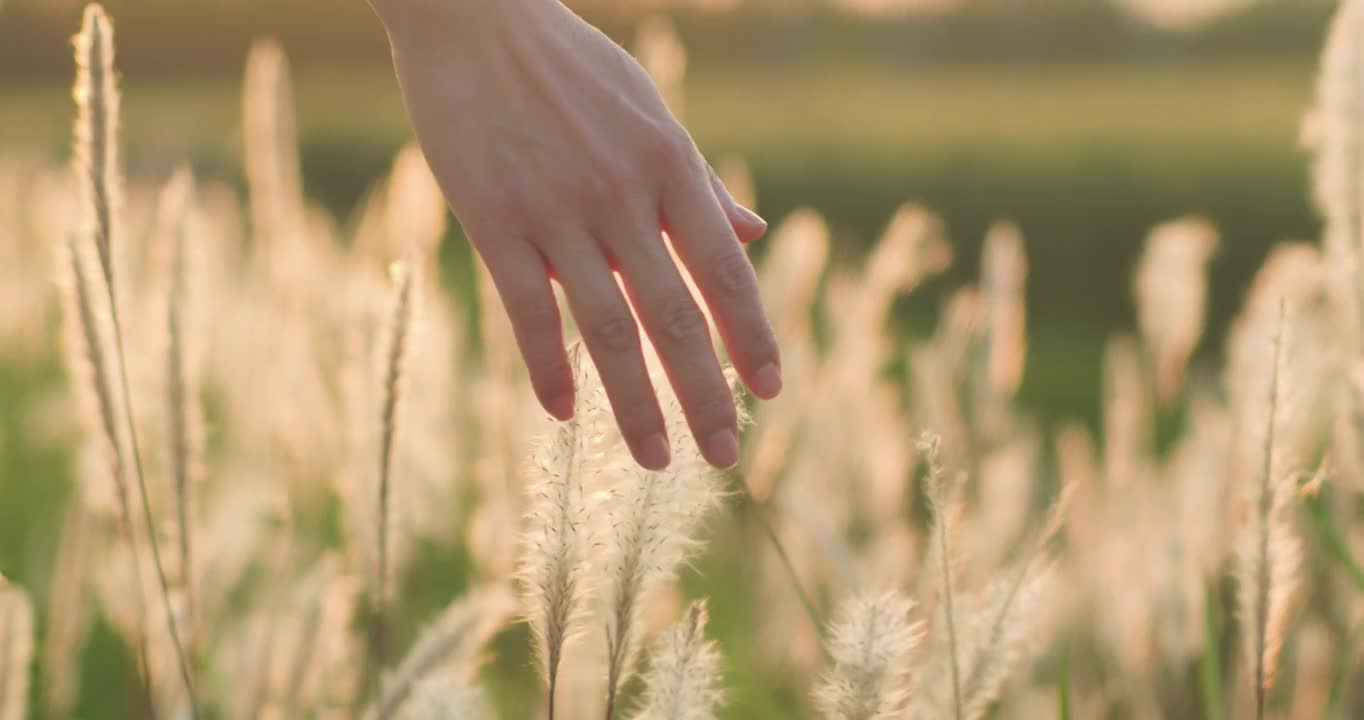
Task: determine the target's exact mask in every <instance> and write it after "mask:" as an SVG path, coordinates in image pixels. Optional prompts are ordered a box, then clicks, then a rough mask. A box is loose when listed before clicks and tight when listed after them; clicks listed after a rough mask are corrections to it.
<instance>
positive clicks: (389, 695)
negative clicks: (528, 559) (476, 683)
mask: <svg viewBox="0 0 1364 720" xmlns="http://www.w3.org/2000/svg"><path fill="white" fill-rule="evenodd" d="M515 606H516V603H515V599H514V598H513V596H512V594H511V593H510V592H509V591H508V590H507V588H506V587H505V586H504V585H500V584H494V585H488V586H484V587H482V588H477V589H474V590H472V591H470V592H468V593H466V594H465V595H464V596H463V597H462V598H460V599H459V600H457V601H455V602H454V603H452V604H451V605H450V606H449V607H447V608H446V609H445V611H444V612H442V613H441V615H440V617H439V618H437V619H436V620H435V621H434V622H433V623H432V624H431V625H430V626H428V627H427V628H426V629H425V630H423V631H422V633H421V634H420V635H419V638H418V640H417V642H416V644H414V645H413V646H412V649H411V650H409V651H408V653H407V656H406V657H404V658H403V660H402V662H401V663H399V664H398V667H397V669H396V670H394V671H393V673H392V674H391V675H390V676H389V677H388V679H387V681H386V682H385V683H384V692H383V694H382V695H381V696H380V697H379V698H377V699H376V700H375V702H374V703H373V704H372V705H371V706H370V707H369V708H368V709H367V710H366V711H365V713H364V718H365V720H392V719H393V718H396V717H400V716H401V711H402V710H403V707H404V704H405V703H407V702H408V700H409V699H410V698H411V697H412V695H413V693H414V692H415V691H416V690H417V688H418V687H419V686H420V685H421V684H422V683H423V682H424V681H427V680H431V679H435V678H436V677H437V676H445V677H454V678H460V679H465V680H468V679H471V678H472V676H473V671H474V669H475V663H476V661H477V655H478V651H479V649H480V648H482V647H483V644H484V643H486V642H487V641H488V639H489V638H491V637H492V636H493V634H494V633H496V632H497V631H498V630H499V629H501V628H502V626H503V623H504V622H505V621H506V619H507V618H508V617H509V616H511V614H512V612H513V611H514V609H515Z"/></svg>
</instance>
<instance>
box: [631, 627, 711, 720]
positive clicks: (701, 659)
mask: <svg viewBox="0 0 1364 720" xmlns="http://www.w3.org/2000/svg"><path fill="white" fill-rule="evenodd" d="M707 619H708V613H707V611H706V603H705V601H697V602H695V603H692V604H691V606H689V607H688V608H687V611H686V612H685V613H684V614H683V616H682V619H681V620H680V621H678V622H677V624H675V625H673V626H672V627H670V628H668V629H667V630H665V631H664V633H663V636H662V637H661V638H660V639H659V640H658V642H657V644H656V645H655V646H654V650H653V653H652V654H651V655H650V657H649V671H648V673H647V674H646V675H645V677H644V685H645V689H644V699H643V703H642V706H641V707H640V709H639V711H638V712H637V713H636V714H635V715H634V718H635V720H714V718H715V716H716V712H717V711H718V709H719V707H720V705H721V704H722V702H723V700H724V692H723V689H722V680H723V679H722V677H721V671H722V666H723V664H724V658H722V657H721V656H720V651H719V649H718V648H716V646H715V643H713V642H711V641H709V640H707V639H706V634H705V631H706V621H707Z"/></svg>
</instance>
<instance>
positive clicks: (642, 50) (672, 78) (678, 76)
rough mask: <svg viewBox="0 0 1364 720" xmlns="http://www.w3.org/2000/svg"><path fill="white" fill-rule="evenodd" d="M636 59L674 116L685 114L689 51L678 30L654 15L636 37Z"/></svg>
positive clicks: (641, 27) (642, 25)
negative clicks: (685, 81) (684, 85)
mask: <svg viewBox="0 0 1364 720" xmlns="http://www.w3.org/2000/svg"><path fill="white" fill-rule="evenodd" d="M635 57H636V58H638V59H639V64H640V65H641V66H642V67H643V68H644V69H645V71H647V72H648V73H649V75H650V77H652V78H653V79H654V84H655V85H657V86H658V90H659V92H660V93H662V95H663V99H664V101H665V102H667V103H668V109H669V110H672V112H673V115H676V116H677V117H679V118H680V117H682V116H683V115H684V114H685V113H684V111H685V107H684V102H685V96H684V95H683V92H684V87H683V80H685V79H686V75H687V48H686V46H685V45H683V44H682V38H681V37H679V36H678V34H677V27H676V26H674V25H673V23H672V21H671V20H669V19H668V18H667V17H666V16H663V15H651V16H649V17H646V18H645V19H644V20H643V21H642V22H640V24H639V31H638V33H637V34H636V35H635Z"/></svg>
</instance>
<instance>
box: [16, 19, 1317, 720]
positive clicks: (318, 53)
mask: <svg viewBox="0 0 1364 720" xmlns="http://www.w3.org/2000/svg"><path fill="white" fill-rule="evenodd" d="M568 4H569V5H570V6H573V7H574V8H575V9H578V10H580V11H581V12H582V13H583V14H584V15H585V16H586V17H588V18H589V19H590V20H592V21H593V22H595V23H597V24H598V25H599V26H600V27H602V28H603V29H604V30H605V31H606V32H607V33H608V34H610V35H611V36H612V37H614V38H616V39H617V40H619V41H620V42H622V44H625V45H626V46H631V45H632V44H633V40H634V37H635V35H636V32H637V30H638V28H639V26H640V23H641V22H642V21H643V20H644V19H645V18H648V17H651V16H655V15H658V14H660V13H662V14H666V15H667V17H669V18H670V19H671V21H672V22H673V23H674V24H675V27H676V28H677V32H678V34H679V36H680V37H681V39H682V41H683V43H684V44H685V46H686V48H687V57H688V62H687V69H686V77H685V81H684V92H685V97H684V103H685V104H684V107H685V120H686V124H687V126H688V127H689V129H690V130H691V131H692V132H693V134H694V136H695V137H696V139H697V142H698V144H699V145H700V147H701V148H702V150H703V151H704V152H705V153H706V154H707V156H708V157H710V158H711V159H712V161H715V162H717V163H718V162H720V161H723V160H724V159H726V158H734V157H738V158H742V159H744V160H745V161H747V163H748V165H749V167H750V168H751V171H752V176H753V180H754V188H755V191H756V198H757V206H758V208H757V209H758V210H759V211H760V212H761V213H762V214H764V215H765V216H767V217H769V218H771V219H773V220H780V219H781V218H784V217H787V216H788V215H789V214H790V213H792V212H793V211H794V210H796V209H799V208H806V207H808V208H813V209H815V210H817V211H818V212H819V213H821V214H822V215H823V216H824V218H825V219H826V220H827V221H828V222H829V224H830V227H831V229H832V234H833V244H832V247H831V249H832V262H833V263H834V264H840V263H845V264H851V263H853V262H855V261H858V260H860V259H861V258H863V257H864V256H865V251H866V250H867V249H868V248H869V247H871V245H872V244H873V243H874V242H875V240H876V239H877V237H878V236H879V235H880V234H881V232H882V231H883V230H884V228H885V226H886V224H887V223H888V222H889V220H890V218H891V217H892V215H893V214H894V211H895V209H896V208H897V207H899V206H900V205H901V204H902V203H903V202H905V201H915V202H918V203H920V204H922V205H924V206H926V207H928V208H931V209H932V210H933V211H935V212H937V213H939V214H940V215H941V217H942V218H943V220H944V221H945V224H946V229H947V233H948V235H949V236H950V238H951V240H952V243H953V246H954V255H955V260H954V262H953V266H952V268H951V269H950V270H949V271H948V272H946V273H943V274H942V275H941V276H940V277H937V278H934V279H933V280H932V281H931V282H929V283H927V284H926V286H925V287H923V288H921V289H920V290H918V291H917V292H916V293H915V294H914V295H913V296H911V297H907V298H904V299H902V300H898V301H897V303H898V305H897V309H896V318H897V320H898V321H899V322H898V323H897V327H896V332H899V333H901V334H903V335H904V336H910V335H913V334H915V333H920V332H923V331H925V330H926V329H927V328H929V327H930V326H931V325H932V323H933V321H934V318H936V317H937V316H938V312H939V309H940V307H941V305H942V303H943V302H944V301H945V299H946V295H947V291H948V289H949V288H954V287H958V286H961V285H962V284H964V283H969V282H971V281H972V279H973V278H975V277H976V275H977V273H978V269H979V266H980V262H979V260H980V258H979V254H980V248H981V245H982V241H983V239H984V236H985V234H986V229H987V228H988V227H989V226H990V225H991V224H992V223H994V222H995V221H998V220H1011V221H1014V222H1016V223H1017V224H1018V226H1019V227H1020V229H1021V230H1022V232H1023V234H1024V237H1025V239H1026V248H1027V253H1028V266H1029V268H1030V274H1029V278H1028V283H1027V294H1028V297H1027V308H1028V329H1029V330H1028V332H1029V344H1028V353H1029V357H1028V362H1027V363H1026V374H1025V375H1024V378H1023V384H1022V388H1021V390H1020V392H1019V395H1018V401H1019V403H1020V404H1021V405H1022V407H1023V409H1025V410H1026V411H1027V412H1029V413H1030V414H1032V415H1034V416H1036V417H1038V418H1039V419H1040V420H1041V421H1042V423H1041V425H1042V426H1044V427H1049V426H1051V424H1052V422H1053V421H1059V420H1062V419H1078V420H1080V421H1082V422H1085V423H1089V424H1091V425H1096V424H1097V423H1098V420H1099V416H1100V391H1101V389H1102V387H1103V382H1102V378H1101V362H1102V357H1103V352H1104V344H1105V340H1106V338H1108V337H1109V336H1110V335H1111V334H1112V333H1113V332H1114V331H1118V330H1123V329H1130V328H1133V327H1135V312H1134V309H1133V302H1132V289H1131V287H1132V283H1131V273H1132V268H1133V266H1134V263H1135V260H1136V259H1137V257H1138V255H1139V254H1140V251H1141V248H1142V243H1143V240H1144V238H1145V237H1146V235H1147V234H1148V232H1149V231H1150V229H1151V228H1152V227H1153V226H1155V225H1157V224H1159V223H1161V222H1164V221H1167V220H1171V219H1174V218H1177V217H1181V216H1185V215H1188V214H1190V213H1194V214H1199V215H1202V216H1205V217H1207V218H1208V219H1209V220H1211V221H1212V222H1213V223H1214V224H1215V225H1216V226H1217V227H1218V228H1219V230H1220V232H1221V242H1220V244H1219V246H1218V250H1217V254H1216V256H1215V257H1214V259H1213V261H1212V263H1211V265H1210V269H1211V270H1210V295H1209V302H1208V313H1209V314H1208V328H1209V332H1208V333H1206V335H1205V336H1204V338H1203V340H1202V343H1203V349H1202V350H1201V351H1200V353H1199V357H1200V358H1201V362H1207V363H1212V362H1214V361H1216V360H1217V358H1216V357H1215V356H1216V355H1217V354H1218V352H1219V350H1220V348H1222V346H1223V338H1224V335H1225V331H1226V328H1227V325H1228V323H1229V321H1230V319H1231V317H1232V315H1233V313H1234V312H1235V311H1236V310H1237V308H1239V307H1240V305H1241V301H1242V299H1243V295H1244V293H1245V290H1246V288H1247V284H1248V282H1249V280H1250V278H1251V276H1252V274H1253V273H1254V271H1255V269H1256V268H1258V267H1259V266H1260V264H1261V262H1262V261H1263V259H1264V257H1265V255H1266V253H1267V252H1268V250H1269V249H1270V248H1271V246H1273V245H1274V244H1276V243H1278V242H1281V241H1284V240H1290V239H1303V240H1309V239H1312V238H1315V237H1317V235H1318V234H1319V223H1318V220H1317V217H1316V213H1315V211H1314V209H1313V205H1312V200H1311V197H1310V186H1311V184H1310V182H1309V172H1310V157H1309V155H1308V153H1307V152H1306V151H1305V150H1304V149H1303V143H1302V140H1301V136H1302V132H1303V131H1302V127H1303V119H1304V118H1303V115H1304V111H1305V109H1306V108H1308V107H1309V106H1310V105H1311V104H1312V97H1313V94H1314V82H1315V81H1314V77H1315V74H1316V69H1317V58H1318V53H1319V50H1320V46H1321V42H1322V39H1323V35H1324V33H1325V28H1326V24H1327V22H1328V20H1329V18H1330V14H1331V12H1332V11H1333V9H1334V7H1335V3H1333V2H1328V1H1326V0H1264V1H1261V2H1254V1H1252V0H1113V1H1112V2H1105V1H1103V0H692V1H690V2H683V1H681V0H678V1H676V2H666V1H664V0H653V1H644V0H595V1H593V2H586V1H583V2H569V3H568ZM106 7H107V9H108V10H109V13H110V14H111V15H112V16H113V17H114V18H115V19H116V22H117V28H118V58H117V63H118V66H119V68H120V71H121V73H122V76H123V90H124V98H123V133H122V134H123V139H124V148H125V150H124V158H125V163H126V167H127V171H128V174H129V175H130V177H131V178H132V181H133V182H134V183H136V182H139V181H148V182H153V183H159V182H161V181H162V180H163V179H164V178H165V177H166V176H168V175H169V174H170V172H171V171H172V170H173V169H174V168H175V167H176V166H177V165H178V164H180V163H181V162H182V161H184V160H185V159H189V161H190V162H191V164H192V166H193V168H194V170H195V173H196V175H198V176H199V177H200V178H202V179H204V180H205V181H212V180H223V181H227V182H229V183H232V184H235V185H237V186H238V187H239V188H244V187H245V181H244V179H243V168H242V123H241V104H240V103H241V100H240V98H241V78H242V71H243V66H244V63H245V59H246V56H247V52H248V50H249V48H250V47H251V45H252V43H253V41H255V40H256V39H258V38H260V37H265V36H269V37H274V38H277V39H278V40H279V41H280V43H281V45H282V46H283V48H284V49H285V51H286V52H287V53H288V55H289V59H290V63H291V66H292V72H293V86H294V92H295V96H296V99H297V119H298V130H299V138H300V155H301V160H302V167H303V173H304V177H303V181H304V186H305V192H306V194H307V195H308V196H309V198H310V199H312V200H314V201H317V202H319V203H320V204H322V205H324V206H325V207H326V208H328V209H329V210H330V211H331V212H333V213H334V214H335V215H336V216H337V217H339V218H341V219H342V220H343V221H344V220H345V219H346V218H351V217H354V216H355V213H356V212H358V207H359V204H360V203H361V201H362V200H363V199H364V198H365V196H366V193H367V192H368V191H370V189H371V188H372V187H373V186H374V185H375V183H376V182H377V181H379V180H380V179H381V178H382V177H383V176H385V175H386V174H387V173H388V172H389V170H390V168H391V166H392V162H393V157H394V155H395V153H396V152H397V151H398V150H399V149H400V148H401V147H403V146H404V145H405V144H407V143H408V142H410V140H411V135H410V132H409V130H408V126H407V121H406V118H405V116H404V113H403V109H402V105H401V102H400V99H399V97H398V91H397V87H396V85H395V82H394V80H393V78H392V75H391V70H390V67H389V64H388V58H387V45H386V42H385V39H384V36H383V32H382V29H381V28H380V26H379V24H378V23H377V21H376V20H375V18H374V17H373V15H372V12H371V11H370V9H369V7H368V6H367V5H366V3H364V2H363V0H231V1H229V0H203V1H189V0H109V2H107V3H106ZM80 12H81V4H80V3H78V2H67V1H66V0H7V1H4V2H0V155H10V156H13V155H19V156H28V157H32V158H35V159H38V160H40V161H53V162H61V161H63V160H64V159H65V158H67V157H68V156H69V153H70V149H69V148H70V137H71V123H72V119H73V117H74V110H73V103H72V100H71V98H70V83H71V78H72V77H73V75H74V67H73V64H72V60H71V51H70V48H71V43H70V37H71V35H72V33H73V32H74V30H75V29H76V28H77V27H78V26H79V18H80ZM452 232H455V233H457V230H455V231H452ZM442 249H443V252H444V253H445V254H446V257H445V258H444V261H445V263H446V272H447V277H448V278H451V279H452V282H453V283H454V285H456V286H457V287H464V288H465V289H466V291H467V292H470V293H471V292H472V291H471V290H467V288H469V287H471V286H472V283H469V282H462V280H468V279H469V278H471V277H472V272H471V270H470V263H471V261H472V258H471V256H470V255H469V253H468V251H467V248H466V247H465V246H464V245H463V244H461V243H459V242H447V243H445V244H444V245H443V246H442ZM754 252H755V253H756V254H758V255H761V254H762V253H763V252H764V250H763V248H762V246H761V243H760V244H759V245H758V246H756V247H755V248H754ZM456 292H457V293H458V292H461V291H459V290H457V291H456ZM16 357H18V358H22V357H23V355H22V353H7V352H4V351H0V487H2V486H4V485H7V484H9V480H10V479H12V478H20V477H24V478H27V479H28V480H27V482H26V483H25V484H24V487H26V488H28V489H29V490H26V493H27V494H24V495H22V496H16V495H11V494H5V493H0V520H3V522H0V570H7V569H8V572H9V574H11V575H15V574H16V573H15V572H14V570H15V569H18V570H19V572H18V573H17V574H18V575H20V576H22V574H23V571H24V569H25V568H32V567H33V566H34V563H35V562H36V560H35V559H36V558H41V557H45V556H46V555H47V554H48V553H50V552H51V549H52V545H53V544H54V543H55V535H56V531H55V528H53V529H50V530H49V531H46V532H44V531H43V530H42V526H43V525H44V523H48V522H50V521H51V520H53V519H54V518H57V517H59V515H60V513H59V512H58V507H59V505H60V502H61V499H60V498H61V495H60V494H59V493H57V492H56V491H53V492H52V493H45V492H39V491H38V490H35V489H34V488H37V487H38V485H39V484H38V483H36V482H34V481H33V480H32V478H34V477H35V476H41V475H46V474H49V473H51V474H52V475H53V476H54V477H56V476H59V475H61V474H62V473H63V472H64V470H63V469H62V468H63V467H64V464H65V462H66V460H67V459H66V458H64V457H62V456H61V455H60V454H59V453H58V452H57V451H55V450H52V449H43V448H36V447H31V446H28V445H26V444H25V441H24V433H23V431H22V429H21V428H20V427H19V424H20V423H21V422H22V416H21V414H20V413H18V412H6V411H5V410H6V409H16V408H19V407H21V406H22V405H23V404H24V403H25V402H26V398H29V397H31V396H36V394H37V393H38V392H39V390H38V389H39V388H43V387H52V386H54V385H58V384H60V383H61V382H62V380H61V373H60V371H59V369H58V368H55V367H52V368H37V369H35V368H32V367H18V368H10V367H7V366H6V363H8V362H10V361H11V359H12V358H16ZM1195 364H1196V365H1197V362H1196V363H1195ZM1167 425H1170V427H1168V428H1166V429H1167V430H1168V433H1167V434H1170V435H1172V434H1173V433H1174V432H1175V430H1174V428H1173V425H1172V424H1170V423H1167ZM1162 427H1166V426H1165V425H1162ZM10 487H15V485H10ZM6 498H8V501H9V503H10V507H9V508H5V507H3V505H4V503H5V499H6ZM419 562H426V563H427V565H426V566H425V567H426V568H427V569H429V570H430V572H429V573H428V574H427V575H426V577H430V578H433V580H432V581H431V582H430V583H429V584H428V585H425V586H423V587H422V588H417V589H416V590H417V591H418V595H419V597H420V598H426V599H429V604H430V605H431V607H432V608H434V607H439V606H440V604H441V603H442V599H443V598H448V597H449V596H450V595H451V594H452V593H455V592H458V591H459V590H460V589H461V587H462V585H461V583H463V582H464V580H462V579H461V578H463V577H464V576H465V575H467V573H464V572H463V571H462V570H460V569H458V568H455V569H451V568H450V566H449V562H450V559H449V558H448V557H445V556H432V557H429V558H425V559H424V560H422V561H419ZM701 564H702V566H703V567H704V568H706V571H707V574H709V575H710V576H711V577H712V578H715V577H718V578H720V579H719V580H715V579H712V580H711V581H709V582H707V583H706V585H705V587H706V588H707V589H708V591H710V592H715V589H716V588H717V587H719V588H723V587H724V581H723V579H724V578H725V577H727V576H728V575H733V574H735V573H736V572H737V571H738V569H737V568H736V566H734V564H733V563H728V562H727V560H726V558H725V557H708V558H707V559H704V560H703V561H701ZM419 567H420V566H419ZM413 575H414V577H416V576H422V573H421V572H420V570H414V571H413ZM421 602H426V600H418V604H420V603H421ZM428 609H429V608H428ZM715 611H716V612H715V626H716V632H717V634H720V635H722V636H737V635H741V634H742V633H743V631H744V630H745V629H746V627H747V626H749V625H750V624H751V623H753V622H755V621H756V620H757V618H755V617H754V616H753V615H752V611H753V608H746V609H743V608H740V606H737V605H726V604H725V598H724V597H723V593H721V596H719V597H717V598H716V605H715ZM524 643H525V638H524V637H522V636H517V637H516V638H513V639H512V640H510V641H507V643H506V646H507V647H524ZM120 652H122V649H121V647H120V646H119V644H118V643H117V641H116V640H114V639H113V637H112V631H111V630H109V629H108V628H107V627H104V626H101V627H100V628H98V629H97V631H96V634H95V637H94V638H93V639H92V641H91V644H90V650H89V652H87V653H86V655H85V659H84V662H85V672H84V673H83V674H84V675H85V676H86V677H87V678H95V679H93V680H90V681H88V687H89V688H90V690H88V691H87V693H86V694H85V696H83V700H82V705H81V712H82V715H81V716H82V717H92V718H93V717H116V716H117V715H116V714H114V715H109V714H107V713H110V712H113V713H117V710H116V709H113V710H111V709H110V708H118V707H120V705H121V704H120V702H119V701H118V700H117V699H116V698H117V696H118V695H119V693H120V692H122V691H121V690H120V689H119V684H120V681H119V680H118V679H117V678H103V679H99V678H100V675H101V672H102V671H104V670H107V669H108V668H109V667H114V666H117V664H118V662H119V653H120ZM512 657H514V658H517V660H515V662H520V663H522V665H524V664H525V661H524V657H523V655H516V654H513V655H512ZM123 660H124V661H125V664H126V658H123ZM522 669H524V668H522ZM524 680H525V678H524V673H522V674H521V675H519V676H514V677H513V678H512V679H510V680H508V681H507V688H502V691H503V692H505V693H507V694H514V693H515V692H516V691H515V689H514V688H515V686H516V683H517V682H522V681H524ZM739 684H741V685H742V684H743V682H742V680H740V682H739ZM750 685H756V683H750ZM508 688H510V689H508ZM801 692H802V691H801V689H799V688H795V687H786V688H783V687H776V688H775V689H772V688H768V689H765V690H764V691H762V692H759V693H754V694H753V695H752V696H751V697H742V698H740V700H739V703H740V707H747V708H749V709H750V710H752V711H753V712H757V713H759V715H757V716H761V717H776V716H780V713H781V712H782V710H781V709H783V708H789V707H791V706H792V703H795V702H796V701H794V700H792V698H795V697H798V696H799V694H800V693H801ZM101 694H104V697H103V698H101ZM110 698H115V699H113V700H111V699H110ZM102 713H103V714H102ZM764 713H765V714H764Z"/></svg>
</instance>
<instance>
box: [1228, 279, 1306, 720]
mask: <svg viewBox="0 0 1364 720" xmlns="http://www.w3.org/2000/svg"><path fill="white" fill-rule="evenodd" d="M1287 329H1288V323H1287V317H1286V310H1285V309H1284V306H1283V305H1282V304H1281V305H1280V307H1279V329H1278V332H1277V334H1276V335H1275V338H1274V347H1273V358H1274V360H1273V363H1274V364H1273V367H1272V368H1270V375H1269V391H1268V392H1269V398H1268V405H1267V406H1266V415H1267V417H1265V418H1264V422H1265V430H1264V437H1263V439H1262V440H1261V448H1260V449H1261V451H1262V453H1263V455H1262V462H1261V465H1260V467H1259V469H1258V471H1257V472H1255V473H1254V475H1253V479H1254V482H1255V484H1254V485H1253V486H1252V495H1251V499H1252V504H1251V508H1250V513H1249V517H1248V518H1247V522H1246V524H1245V526H1244V527H1243V529H1242V535H1241V538H1240V540H1239V542H1238V548H1237V549H1238V553H1237V556H1238V560H1239V562H1238V564H1237V580H1238V582H1237V600H1238V605H1239V616H1240V617H1239V619H1240V622H1241V634H1242V638H1243V640H1244V643H1245V649H1246V653H1247V660H1248V662H1249V663H1250V665H1249V667H1250V668H1251V671H1252V679H1253V682H1254V685H1253V690H1254V693H1255V712H1256V717H1257V718H1263V717H1264V715H1265V693H1266V692H1267V691H1268V690H1269V688H1270V687H1271V686H1272V685H1273V683H1274V674H1275V671H1276V670H1277V668H1278V661H1279V649H1280V648H1281V646H1282V645H1283V638H1284V632H1285V630H1286V629H1287V626H1288V616H1289V611H1290V609H1291V605H1292V602H1293V596H1294V594H1295V593H1296V591H1297V585H1298V578H1297V570H1298V561H1299V555H1300V548H1299V544H1298V540H1297V538H1295V537H1294V536H1293V533H1292V530H1291V529H1290V527H1289V518H1288V513H1289V510H1290V509H1291V500H1292V496H1293V482H1292V479H1291V476H1290V474H1289V473H1288V472H1286V471H1285V470H1284V469H1283V468H1282V467H1281V463H1282V457H1281V453H1282V449H1281V448H1279V447H1277V446H1276V444H1275V443H1276V442H1277V440H1276V434H1277V432H1278V425H1279V422H1280V419H1281V418H1280V408H1281V407H1282V405H1283V403H1284V395H1285V393H1284V388H1283V384H1284V382H1283V381H1284V379H1283V378H1282V373H1283V370H1284V339H1285V335H1286V333H1287Z"/></svg>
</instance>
